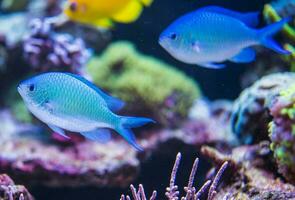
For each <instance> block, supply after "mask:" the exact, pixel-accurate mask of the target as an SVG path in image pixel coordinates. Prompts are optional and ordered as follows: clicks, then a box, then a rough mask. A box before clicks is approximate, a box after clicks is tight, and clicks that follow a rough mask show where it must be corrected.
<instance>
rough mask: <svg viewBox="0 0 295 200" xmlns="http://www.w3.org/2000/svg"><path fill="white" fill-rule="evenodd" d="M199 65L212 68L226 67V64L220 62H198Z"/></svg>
mask: <svg viewBox="0 0 295 200" xmlns="http://www.w3.org/2000/svg"><path fill="white" fill-rule="evenodd" d="M197 65H200V66H202V67H205V68H210V69H222V68H224V67H226V65H225V64H219V63H198V64H197Z"/></svg>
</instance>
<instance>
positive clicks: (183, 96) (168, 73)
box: [87, 42, 200, 123]
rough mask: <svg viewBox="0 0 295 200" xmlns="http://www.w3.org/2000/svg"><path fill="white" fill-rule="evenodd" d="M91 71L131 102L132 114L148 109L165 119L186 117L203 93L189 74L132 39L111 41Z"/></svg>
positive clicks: (91, 64)
mask: <svg viewBox="0 0 295 200" xmlns="http://www.w3.org/2000/svg"><path fill="white" fill-rule="evenodd" d="M87 71H88V73H89V74H90V75H91V77H92V79H93V81H94V83H95V84H97V85H99V86H100V87H102V88H103V89H105V90H107V91H109V92H111V93H112V94H113V95H114V96H117V97H119V98H121V99H123V100H124V101H126V102H127V103H128V106H127V110H128V112H129V114H130V112H132V113H133V114H145V113H148V114H149V115H152V117H155V118H156V119H157V120H160V122H163V123H166V122H168V121H170V120H173V119H176V118H177V119H183V118H186V117H187V114H188V110H189V108H190V107H191V106H192V103H193V101H194V100H195V99H196V98H198V97H199V95H200V90H199V88H198V86H197V85H196V83H195V82H194V81H193V80H191V79H190V78H189V77H187V76H185V75H184V74H183V73H182V72H180V71H178V70H176V69H175V68H174V67H173V66H170V65H168V64H166V63H164V62H162V61H159V60H157V59H155V58H153V57H149V56H145V55H142V54H140V53H138V52H137V51H136V49H135V48H134V46H133V45H132V44H131V43H129V42H116V43H113V44H111V45H110V46H109V47H108V48H107V50H106V51H105V52H104V53H103V54H102V55H101V56H96V57H94V58H93V59H92V60H90V62H89V64H88V67H87ZM128 108H130V109H128ZM170 122H171V121H170Z"/></svg>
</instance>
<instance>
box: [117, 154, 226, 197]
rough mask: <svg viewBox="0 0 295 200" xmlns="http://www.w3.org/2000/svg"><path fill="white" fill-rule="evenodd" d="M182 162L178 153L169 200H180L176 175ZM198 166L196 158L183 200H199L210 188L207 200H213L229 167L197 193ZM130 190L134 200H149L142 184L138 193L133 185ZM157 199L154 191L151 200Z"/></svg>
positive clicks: (167, 194) (167, 195)
mask: <svg viewBox="0 0 295 200" xmlns="http://www.w3.org/2000/svg"><path fill="white" fill-rule="evenodd" d="M180 161H181V153H178V154H177V156H176V159H175V163H174V165H173V169H172V172H171V177H170V184H169V187H167V188H166V193H165V195H166V197H167V199H168V200H178V199H179V191H178V186H177V185H175V180H176V174H177V171H178V168H179V165H180ZM198 164H199V159H198V158H196V159H195V161H194V164H193V166H192V170H191V173H190V177H189V181H188V185H187V186H186V187H185V188H184V190H185V192H186V196H185V197H181V200H199V199H200V197H201V195H202V194H204V193H205V192H206V191H207V189H208V188H209V187H210V188H209V192H208V198H207V200H213V198H214V196H215V195H216V193H217V192H216V188H217V185H218V183H219V181H220V178H221V176H222V174H223V173H224V171H225V169H226V168H227V166H228V162H225V163H223V165H222V166H221V167H220V169H219V170H218V172H217V174H216V176H215V177H214V179H213V181H211V180H208V181H206V182H205V183H204V185H203V186H202V187H201V188H200V189H199V190H198V191H197V192H196V188H195V187H193V185H194V179H195V175H196V172H197V169H198ZM210 185H211V186H210ZM130 189H131V192H132V197H133V199H134V200H147V198H146V195H145V191H144V188H143V185H142V184H140V185H139V189H138V191H137V190H136V188H135V187H134V186H133V185H130ZM156 197H157V191H153V194H152V196H151V198H150V200H155V199H156ZM120 200H131V198H130V197H129V196H128V195H127V196H125V195H122V196H121V198H120Z"/></svg>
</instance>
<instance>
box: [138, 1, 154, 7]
mask: <svg viewBox="0 0 295 200" xmlns="http://www.w3.org/2000/svg"><path fill="white" fill-rule="evenodd" d="M140 1H141V3H142V4H143V5H145V6H150V5H151V4H152V3H153V0H140Z"/></svg>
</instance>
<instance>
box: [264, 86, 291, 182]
mask: <svg viewBox="0 0 295 200" xmlns="http://www.w3.org/2000/svg"><path fill="white" fill-rule="evenodd" d="M269 107H270V113H271V115H272V117H273V120H272V122H271V123H270V128H269V134H270V135H269V136H270V139H271V142H272V143H271V149H272V151H273V152H274V157H275V159H276V161H277V164H278V171H279V173H281V174H282V175H283V176H284V177H285V178H286V179H287V180H288V181H289V182H291V183H293V184H295V84H293V85H291V86H290V87H288V88H287V89H285V90H282V91H281V93H280V95H278V96H277V97H276V98H275V99H274V100H273V101H272V103H271V104H270V106H269Z"/></svg>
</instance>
